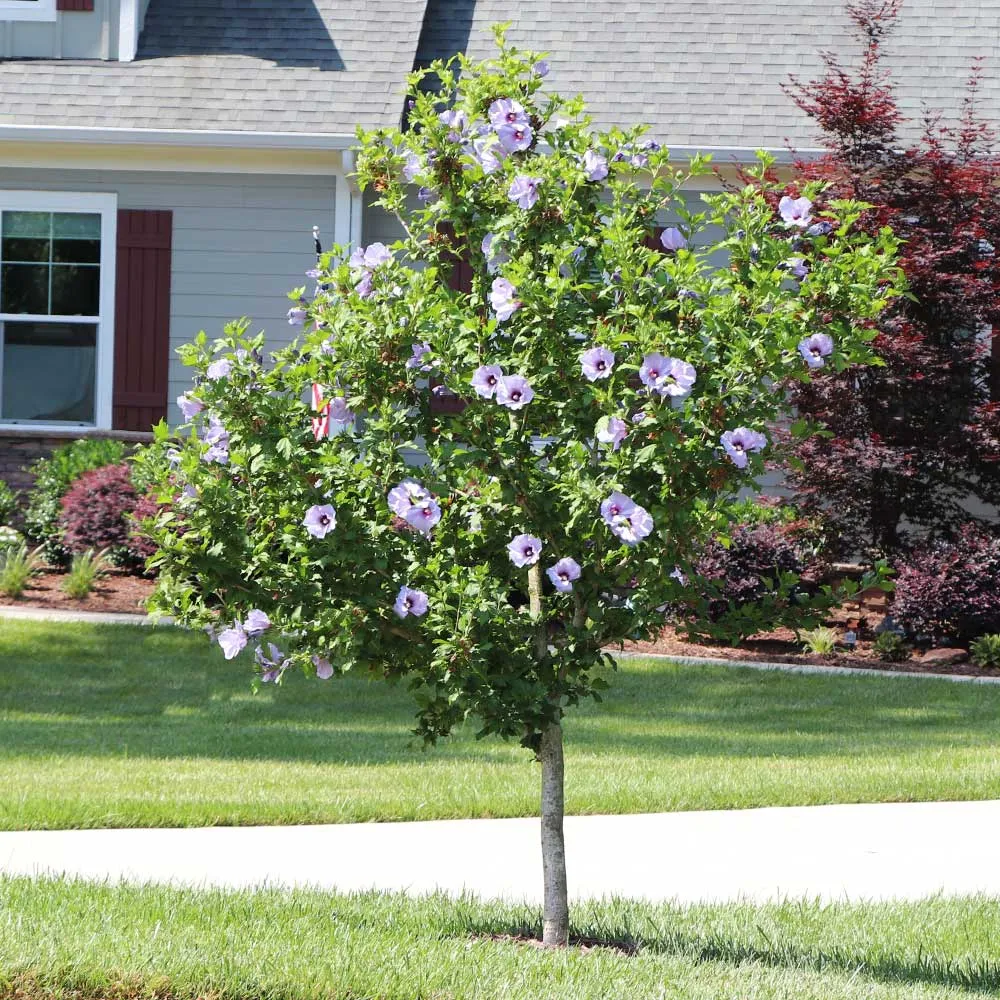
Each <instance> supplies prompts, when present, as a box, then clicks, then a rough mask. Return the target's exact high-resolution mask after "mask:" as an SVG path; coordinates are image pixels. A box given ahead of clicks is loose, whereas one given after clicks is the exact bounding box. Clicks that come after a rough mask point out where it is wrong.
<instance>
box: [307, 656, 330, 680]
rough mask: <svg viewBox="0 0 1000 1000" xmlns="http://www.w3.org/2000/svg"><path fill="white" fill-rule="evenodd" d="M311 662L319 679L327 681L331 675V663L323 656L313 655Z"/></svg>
mask: <svg viewBox="0 0 1000 1000" xmlns="http://www.w3.org/2000/svg"><path fill="white" fill-rule="evenodd" d="M312 663H313V666H314V667H315V668H316V676H317V677H318V678H319V679H320V680H321V681H328V680H329V679H330V678H331V677H332V676H333V664H332V663H331V662H330V661H329V660H328V659H327V658H326V657H325V656H313V657H312Z"/></svg>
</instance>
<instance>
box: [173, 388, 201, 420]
mask: <svg viewBox="0 0 1000 1000" xmlns="http://www.w3.org/2000/svg"><path fill="white" fill-rule="evenodd" d="M177 408H178V409H179V410H180V411H181V414H182V415H183V417H184V419H185V420H193V419H194V418H195V417H196V416H197V415H198V414H199V413H201V411H202V410H204V409H205V404H204V403H203V402H202V401H201V400H200V399H199V398H198V397H197V396H192V395H191V394H190V393H189V392H186V393H184V395H183V396H178V397H177Z"/></svg>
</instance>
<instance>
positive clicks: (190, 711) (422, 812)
mask: <svg viewBox="0 0 1000 1000" xmlns="http://www.w3.org/2000/svg"><path fill="white" fill-rule="evenodd" d="M611 683H612V687H611V690H610V691H609V692H607V694H606V697H605V700H604V702H603V703H602V704H587V705H585V706H583V707H581V708H580V709H577V710H571V713H570V715H569V717H568V719H567V723H566V740H567V808H568V811H569V812H571V813H575V814H585V813H629V812H650V811H661V810H662V811H669V810H681V809H723V808H745V807H752V806H769V805H806V804H819V803H833V802H883V801H885V802H888V801H917V800H948V799H984V798H1000V726H998V724H997V719H998V717H1000V689H998V688H994V687H993V686H985V685H984V686H979V685H957V684H950V683H948V682H946V681H941V682H935V681H924V682H914V681H913V680H909V679H906V680H903V681H900V680H897V679H894V678H891V677H886V678H878V677H875V678H873V677H842V676H830V677H822V676H799V675H789V674H782V673H762V672H759V671H753V670H732V669H727V668H722V667H706V666H678V665H676V664H672V663H669V662H666V661H662V660H651V661H638V660H628V661H625V662H623V664H622V668H621V670H620V671H618V672H617V673H616V674H615V675H614V676H613V677H611ZM412 719H413V705H412V702H411V700H410V695H409V693H408V692H407V691H406V690H405V688H403V687H390V686H389V685H386V684H384V683H383V682H381V681H377V680H370V679H368V678H367V677H363V676H355V677H347V678H343V679H335V680H333V681H329V682H325V683H324V682H319V681H315V680H306V679H304V678H302V677H298V676H295V677H290V678H288V682H287V683H286V684H285V685H283V686H282V687H281V688H278V689H274V688H268V689H266V690H263V691H261V692H260V693H259V694H257V695H254V694H253V693H251V691H250V672H249V670H248V669H247V665H246V664H245V663H241V662H239V661H236V662H226V661H225V660H224V659H223V658H222V655H221V653H220V652H219V651H218V649H217V648H215V647H214V646H212V645H211V644H210V643H208V642H207V641H206V640H205V638H204V637H203V636H200V635H195V634H191V633H185V632H183V631H180V630H175V629H158V630H148V629H137V628H130V627H128V626H94V625H84V624H77V623H73V624H67V623H52V622H16V621H11V620H4V621H2V622H0V828H2V829H34V828H39V829H42V828H47V829H56V828H62V829H65V828H73V827H104V826H200V825H212V824H215V825H234V824H235V825H240V824H280V823H288V824H293V823H325V822H356V821H370V820H409V819H445V818H462V817H503V816H526V815H534V814H536V812H537V808H538V774H537V767H536V766H535V765H533V764H532V763H531V762H530V758H529V755H528V754H527V753H526V752H525V751H524V750H522V749H521V748H520V747H518V746H516V745H509V744H504V743H502V742H499V741H496V740H478V741H477V740H476V739H475V738H474V732H475V727H474V726H472V725H470V726H468V727H466V728H465V729H463V730H462V731H461V732H459V733H457V734H456V735H455V736H454V737H453V738H451V739H449V740H444V741H442V742H441V743H440V744H439V746H438V747H436V748H432V749H428V750H425V749H424V748H423V747H422V746H421V745H420V744H419V742H418V741H416V740H415V739H414V738H413V736H412V735H411V733H410V730H411V728H412V725H413V722H412Z"/></svg>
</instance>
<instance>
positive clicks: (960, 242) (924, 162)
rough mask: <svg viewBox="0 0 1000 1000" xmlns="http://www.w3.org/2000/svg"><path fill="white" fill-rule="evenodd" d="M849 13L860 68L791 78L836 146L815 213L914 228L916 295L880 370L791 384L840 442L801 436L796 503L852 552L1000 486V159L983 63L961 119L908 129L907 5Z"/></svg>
mask: <svg viewBox="0 0 1000 1000" xmlns="http://www.w3.org/2000/svg"><path fill="white" fill-rule="evenodd" d="M847 11H848V14H849V16H850V18H851V19H852V21H853V22H854V25H855V29H856V34H857V36H858V38H859V40H860V42H861V44H862V48H863V59H862V62H861V65H860V69H858V70H857V71H851V70H849V69H846V68H845V67H844V64H843V63H841V61H840V60H839V58H838V56H837V55H836V54H827V55H824V56H823V57H822V58H823V64H824V66H825V72H824V73H823V75H822V76H821V77H820V78H819V79H816V80H813V81H811V82H808V83H802V82H800V81H798V80H793V82H792V84H791V85H790V86H789V88H788V90H789V93H790V95H791V96H792V97H793V99H794V100H795V101H796V103H797V104H798V105H799V107H800V108H801V109H802V110H803V111H805V113H806V114H808V115H809V116H810V117H811V118H812V119H813V120H814V121H815V122H816V124H817V125H818V126H819V128H820V129H821V130H822V133H823V142H824V145H825V147H826V150H827V152H826V154H825V155H823V156H821V157H819V158H818V159H815V160H811V161H805V162H802V163H800V164H798V170H799V172H800V174H801V175H802V176H803V177H804V178H806V179H811V180H821V181H825V182H827V183H829V185H830V187H829V189H828V190H827V192H826V194H825V195H824V196H823V198H822V200H821V201H819V202H817V204H816V206H815V207H814V210H813V216H814V218H818V216H819V213H821V212H824V211H828V212H831V213H832V214H833V215H834V216H835V215H836V210H835V208H833V207H832V204H831V203H832V201H833V200H834V199H836V198H858V199H860V200H862V201H867V202H869V203H871V204H872V205H873V206H874V207H873V209H872V210H871V211H870V212H868V213H867V216H866V219H865V221H864V225H865V226H866V228H868V230H869V231H871V232H875V231H877V230H879V229H880V228H881V227H883V226H891V227H892V228H893V230H894V231H895V232H896V233H897V235H899V236H901V237H902V238H903V241H904V242H903V244H902V248H901V258H900V265H901V267H902V270H903V272H904V274H905V276H906V278H907V281H908V284H909V289H910V292H911V293H912V296H913V297H912V298H910V297H901V298H899V299H897V300H896V301H895V303H894V304H892V305H891V306H890V308H889V309H887V310H886V311H885V312H883V313H882V314H881V316H880V317H879V320H878V327H877V331H878V334H877V339H876V340H875V341H874V346H875V348H876V350H877V352H878V353H879V355H880V356H881V357H882V359H883V360H884V362H885V365H884V367H866V368H849V369H847V370H845V371H842V372H837V371H835V370H833V369H832V368H831V367H827V368H825V369H824V370H823V371H820V372H816V373H814V377H813V378H812V379H811V380H810V381H807V382H796V383H794V384H793V385H792V386H791V396H792V402H793V403H794V405H795V407H796V408H797V410H798V412H799V413H800V414H801V415H802V416H804V417H806V418H807V419H809V420H810V421H812V422H814V423H818V424H821V425H825V427H826V428H827V430H828V431H829V432H830V435H831V436H829V437H818V436H817V437H812V438H809V439H808V440H805V441H804V442H802V441H800V442H798V443H796V445H795V449H796V457H797V458H798V459H799V460H800V462H801V465H800V466H799V467H798V468H797V469H793V470H791V472H790V479H791V481H792V484H793V485H794V486H795V488H796V490H797V493H798V496H797V504H798V506H799V508H800V509H802V510H803V511H804V512H806V513H812V514H819V513H822V514H823V515H824V516H825V517H826V518H827V520H828V523H829V524H830V526H831V528H832V529H833V532H832V534H834V535H835V536H839V541H840V548H841V551H842V552H843V554H850V553H854V552H859V551H860V552H866V553H869V554H886V555H891V554H893V553H898V552H901V551H902V552H905V551H907V550H909V549H912V547H913V545H914V544H915V542H916V540H917V539H918V538H921V537H926V536H930V537H931V538H947V537H949V536H953V535H954V533H955V532H956V531H957V530H958V529H959V527H960V526H961V525H962V524H963V523H968V522H970V521H971V520H974V518H973V516H972V515H971V514H970V513H969V512H968V510H967V509H966V508H965V507H964V506H963V505H962V500H963V499H966V498H968V497H970V496H972V497H977V498H978V499H980V500H981V501H983V502H984V503H986V504H987V505H989V504H990V502H991V499H992V502H993V503H995V502H996V498H997V497H998V496H1000V403H998V400H1000V368H998V367H997V362H996V361H995V360H993V359H992V358H991V339H992V330H993V328H994V327H995V326H997V325H998V324H1000V294H998V293H1000V257H998V249H1000V158H998V157H997V155H996V154H995V153H994V152H993V150H995V149H996V148H997V143H996V136H995V135H994V134H993V132H992V131H991V129H990V128H989V126H988V125H987V124H986V123H984V122H983V121H982V120H980V119H979V118H978V116H977V114H976V109H975V97H976V85H977V81H978V73H979V67H978V64H974V65H973V66H972V68H971V70H970V81H969V87H968V91H967V95H966V99H965V101H964V105H963V107H962V109H961V114H960V117H959V121H958V124H957V125H956V126H955V127H953V128H950V127H946V126H945V125H943V124H942V123H941V121H940V119H938V118H935V117H933V116H929V117H928V118H927V121H926V123H925V124H924V125H923V126H922V129H921V128H919V127H918V129H917V130H916V131H914V129H912V128H908V129H906V130H905V131H903V132H902V134H901V127H902V126H904V125H907V124H908V123H906V122H905V120H904V118H903V115H902V114H901V112H900V110H899V107H898V106H897V103H896V99H895V97H894V94H893V90H892V82H891V79H890V77H889V75H888V74H887V72H886V71H885V70H884V69H883V67H882V42H883V40H884V39H885V37H886V36H887V35H889V34H890V33H891V30H892V28H893V25H894V22H895V20H896V18H897V16H900V0H857V2H855V3H851V4H849V5H848V7H847ZM902 16H906V11H905V9H904V11H903V14H902ZM914 134H917V135H918V136H919V138H917V139H916V140H910V139H909V138H908V137H909V136H913V135H914ZM788 193H789V194H791V195H795V194H797V193H798V192H797V191H796V190H792V189H789V190H788ZM817 376H818V377H817ZM991 389H992V399H991Z"/></svg>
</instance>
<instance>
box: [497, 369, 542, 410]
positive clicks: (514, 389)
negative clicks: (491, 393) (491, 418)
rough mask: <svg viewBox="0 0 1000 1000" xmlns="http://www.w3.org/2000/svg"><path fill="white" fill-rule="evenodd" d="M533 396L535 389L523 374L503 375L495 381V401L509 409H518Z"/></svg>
mask: <svg viewBox="0 0 1000 1000" xmlns="http://www.w3.org/2000/svg"><path fill="white" fill-rule="evenodd" d="M534 398H535V391H534V389H532V388H531V386H530V385H529V383H528V380H527V379H526V378H525V377H524V376H523V375H504V376H503V377H502V378H501V379H500V381H499V382H497V402H498V403H499V404H500V405H501V406H506V407H507V408H508V409H510V410H520V409H521V408H522V407H525V406H527V405H528V403H530V402H531V401H532V400H533V399H534Z"/></svg>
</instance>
